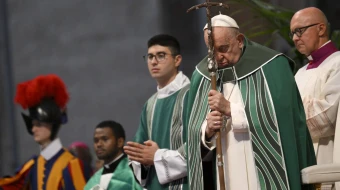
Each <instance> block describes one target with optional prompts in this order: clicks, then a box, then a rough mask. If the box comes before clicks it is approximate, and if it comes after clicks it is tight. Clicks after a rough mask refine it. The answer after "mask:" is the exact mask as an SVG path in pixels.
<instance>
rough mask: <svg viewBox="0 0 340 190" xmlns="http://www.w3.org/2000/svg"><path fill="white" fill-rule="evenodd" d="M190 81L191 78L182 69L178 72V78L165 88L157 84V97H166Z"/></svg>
mask: <svg viewBox="0 0 340 190" xmlns="http://www.w3.org/2000/svg"><path fill="white" fill-rule="evenodd" d="M189 83H190V80H189V79H188V77H187V76H185V75H184V74H183V73H182V71H180V72H178V74H177V75H176V78H175V79H174V80H173V81H171V82H170V83H169V84H168V85H166V86H165V87H163V88H161V89H160V88H159V87H158V86H157V92H158V95H157V98H158V99H161V98H166V97H168V96H170V95H172V94H173V93H175V92H177V91H178V90H180V89H181V88H183V87H185V86H186V85H188V84H189Z"/></svg>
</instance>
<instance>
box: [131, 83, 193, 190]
mask: <svg viewBox="0 0 340 190" xmlns="http://www.w3.org/2000/svg"><path fill="white" fill-rule="evenodd" d="M188 89H189V85H187V86H185V87H183V88H182V89H180V90H178V91H176V92H174V93H173V94H171V95H169V96H167V97H164V98H157V95H158V93H156V94H154V95H153V96H152V97H151V98H149V100H148V101H147V102H146V104H145V105H144V108H143V112H142V114H141V120H140V124H139V128H138V130H137V133H136V136H135V138H134V141H135V142H138V143H141V144H143V143H144V142H145V141H147V140H152V141H155V142H156V143H157V144H158V146H159V148H160V149H169V150H178V152H179V154H180V155H181V156H182V157H183V158H186V155H185V141H184V140H185V139H183V136H182V132H183V129H182V125H183V124H182V110H183V109H182V106H183V101H184V99H185V98H186V94H187V91H188ZM162 161H163V162H164V165H167V163H166V162H167V161H166V160H163V159H162ZM143 168H144V167H143ZM166 172H168V171H166ZM142 173H143V172H142ZM144 173H147V175H145V176H147V178H146V180H147V181H146V184H145V188H146V189H148V190H162V189H183V190H185V189H187V178H186V177H184V178H180V179H178V180H175V181H172V182H170V183H167V184H164V185H162V184H160V182H159V180H158V177H157V173H156V169H155V166H154V165H153V166H151V167H149V168H148V169H147V170H144Z"/></svg>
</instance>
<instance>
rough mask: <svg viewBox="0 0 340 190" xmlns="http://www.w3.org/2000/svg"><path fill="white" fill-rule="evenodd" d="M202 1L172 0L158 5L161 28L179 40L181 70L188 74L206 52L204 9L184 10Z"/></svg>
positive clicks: (202, 0)
mask: <svg viewBox="0 0 340 190" xmlns="http://www.w3.org/2000/svg"><path fill="white" fill-rule="evenodd" d="M203 2H204V0H185V1H183V0H172V1H162V3H161V5H160V9H161V11H160V13H161V16H162V18H161V21H162V22H161V23H160V24H161V26H162V28H161V30H162V32H163V33H166V34H170V35H173V36H175V37H176V38H177V39H178V40H179V42H180V44H181V51H182V52H181V53H182V55H183V62H182V65H181V70H182V71H183V72H184V73H185V74H187V75H188V76H189V75H191V74H192V72H193V71H194V68H195V65H196V64H198V62H199V61H200V60H201V59H202V58H203V57H204V56H205V55H206V54H207V53H206V47H205V45H204V40H203V31H202V28H203V27H204V24H205V9H204V8H203V9H200V10H195V11H192V12H190V13H186V11H187V9H189V8H190V7H192V6H194V5H196V4H199V3H203Z"/></svg>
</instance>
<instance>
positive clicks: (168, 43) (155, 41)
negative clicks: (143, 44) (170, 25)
mask: <svg viewBox="0 0 340 190" xmlns="http://www.w3.org/2000/svg"><path fill="white" fill-rule="evenodd" d="M154 45H160V46H165V47H168V48H169V49H170V51H171V53H172V54H173V55H179V54H181V47H180V45H179V42H178V40H177V39H176V38H175V37H173V36H170V35H168V34H159V35H156V36H153V37H152V38H150V39H149V41H148V48H150V47H151V46H154Z"/></svg>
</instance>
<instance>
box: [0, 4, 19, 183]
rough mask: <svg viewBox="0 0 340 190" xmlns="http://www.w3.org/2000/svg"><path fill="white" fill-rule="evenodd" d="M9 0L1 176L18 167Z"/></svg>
mask: <svg viewBox="0 0 340 190" xmlns="http://www.w3.org/2000/svg"><path fill="white" fill-rule="evenodd" d="M7 15H8V14H7V1H6V0H2V1H0V131H1V132H0V176H2V175H5V174H9V173H10V172H13V169H14V168H15V167H18V159H19V155H18V154H19V153H18V147H17V146H18V143H17V142H18V140H17V136H16V125H15V117H14V106H13V89H14V88H13V80H12V79H13V76H12V68H11V59H10V58H11V56H10V55H11V52H10V43H9V38H10V36H9V31H8V17H7Z"/></svg>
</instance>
